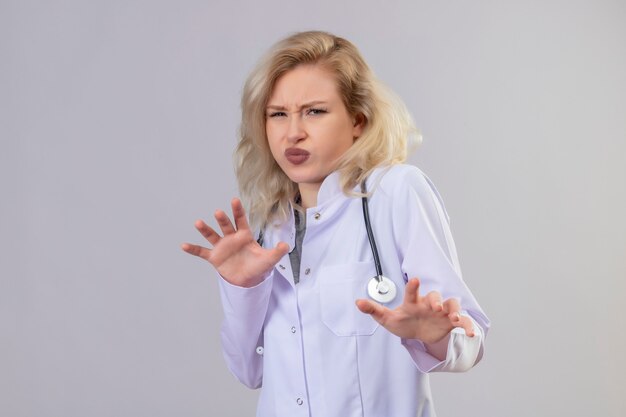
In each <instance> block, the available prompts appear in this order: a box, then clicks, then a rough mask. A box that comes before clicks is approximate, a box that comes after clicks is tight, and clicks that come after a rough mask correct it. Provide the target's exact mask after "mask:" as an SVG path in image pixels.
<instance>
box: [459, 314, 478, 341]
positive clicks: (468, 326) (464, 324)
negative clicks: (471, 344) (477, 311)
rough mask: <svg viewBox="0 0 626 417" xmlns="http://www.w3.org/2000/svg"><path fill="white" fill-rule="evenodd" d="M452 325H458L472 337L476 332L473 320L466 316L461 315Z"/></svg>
mask: <svg viewBox="0 0 626 417" xmlns="http://www.w3.org/2000/svg"><path fill="white" fill-rule="evenodd" d="M453 326H454V327H460V328H462V329H463V330H465V334H466V335H468V336H469V337H474V335H475V334H476V332H475V331H474V322H473V321H472V319H470V318H469V317H467V316H461V319H460V320H459V321H457V322H456V323H453Z"/></svg>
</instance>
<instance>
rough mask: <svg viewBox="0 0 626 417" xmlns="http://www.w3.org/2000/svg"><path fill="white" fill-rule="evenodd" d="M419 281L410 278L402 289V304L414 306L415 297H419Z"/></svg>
mask: <svg viewBox="0 0 626 417" xmlns="http://www.w3.org/2000/svg"><path fill="white" fill-rule="evenodd" d="M419 288H420V280H419V279H417V278H411V279H410V280H409V282H407V283H406V287H404V303H405V304H415V303H417V297H418V295H419Z"/></svg>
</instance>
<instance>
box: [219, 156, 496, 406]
mask: <svg viewBox="0 0 626 417" xmlns="http://www.w3.org/2000/svg"><path fill="white" fill-rule="evenodd" d="M367 185H368V190H372V191H373V195H372V197H371V198H370V199H369V211H370V217H371V223H372V229H373V232H374V236H375V238H376V242H377V246H378V250H379V253H380V258H381V262H382V267H383V273H384V274H385V276H387V277H388V278H390V279H392V280H393V281H394V282H395V283H396V285H397V286H398V290H399V292H398V296H397V297H396V299H395V300H394V301H393V302H392V303H391V304H390V305H389V307H390V308H394V307H396V306H397V305H398V304H400V303H401V302H402V298H403V295H404V286H405V283H406V280H407V279H408V278H412V277H418V278H419V279H420V281H421V287H420V293H421V294H422V295H425V294H426V293H428V292H429V291H432V290H437V291H439V292H440V293H441V294H442V297H443V298H444V299H447V298H450V297H455V298H457V299H458V300H459V302H460V304H461V307H462V309H463V311H464V314H466V315H468V316H469V317H471V318H472V320H473V322H474V327H475V333H476V335H475V336H474V337H473V338H470V337H468V336H466V335H465V334H464V332H463V331H461V330H459V329H455V330H453V331H452V333H451V336H450V340H449V343H448V353H447V357H446V359H445V360H444V361H439V360H437V359H436V358H434V357H433V356H431V355H430V354H429V353H427V352H426V351H425V349H424V345H423V343H422V342H420V341H418V340H401V339H400V338H399V337H397V336H395V335H393V334H391V333H389V332H388V331H387V330H386V329H384V328H383V327H381V326H379V324H378V323H377V322H376V321H374V320H373V319H372V318H371V317H370V316H369V315H366V314H363V313H361V312H360V311H359V310H358V309H357V307H356V305H355V300H356V299H358V298H366V297H367V295H366V286H367V282H368V280H369V279H370V278H371V277H373V276H374V275H375V268H374V262H373V257H372V253H371V249H370V245H369V242H368V238H367V233H366V229H365V225H364V221H363V213H362V205H361V199H360V198H354V197H347V196H345V195H344V194H343V193H342V192H341V189H340V186H339V182H338V174H337V173H333V174H331V175H329V176H328V177H327V178H326V179H325V180H324V182H323V184H322V186H321V188H320V191H319V194H318V205H317V207H314V208H310V209H308V210H307V212H306V216H307V219H306V222H307V230H306V234H305V237H304V243H303V250H302V259H301V273H300V283H299V284H298V285H297V286H296V285H294V283H293V276H292V272H291V264H290V261H289V255H285V256H284V257H283V259H281V261H280V262H279V263H278V265H276V267H275V268H274V269H273V270H272V271H271V272H270V273H269V274H268V276H267V277H266V278H265V279H264V281H263V282H261V283H260V284H259V285H257V286H256V287H253V288H241V287H236V286H233V285H231V284H229V283H228V282H226V281H225V280H223V279H221V280H220V291H221V296H222V302H223V307H224V313H225V319H224V322H223V326H222V345H223V350H224V356H225V358H226V361H227V363H228V366H229V369H230V370H231V371H232V372H233V374H234V375H235V376H236V377H237V378H238V379H239V380H240V381H241V382H242V383H244V384H245V385H247V386H249V387H251V388H258V387H261V385H262V386H263V387H262V392H261V395H260V399H259V405H258V410H257V416H259V417H270V416H272V417H281V416H285V417H297V416H313V417H334V416H337V417H352V416H354V417H357V416H358V417H362V416H369V417H376V416H380V417H383V416H384V417H415V416H416V415H417V416H420V417H426V416H434V415H435V412H434V409H433V404H432V399H431V393H430V387H429V382H428V374H427V373H428V372H432V371H452V372H459V371H465V370H467V369H469V368H471V367H472V366H474V365H475V363H476V362H477V361H478V360H480V358H481V356H482V351H483V343H484V339H485V336H486V333H487V330H488V327H489V320H488V318H487V317H486V316H485V314H484V313H483V311H482V310H481V308H480V306H479V305H478V304H477V302H476V300H475V299H474V297H473V295H472V294H471V292H470V291H469V289H468V288H467V286H466V285H465V283H464V282H463V280H462V277H461V270H460V268H459V264H458V260H457V255H456V249H455V247H454V242H453V240H452V236H451V234H450V229H449V225H448V222H449V219H448V215H447V213H446V211H445V208H444V205H443V203H442V201H441V197H440V196H439V194H438V193H437V191H436V189H435V187H434V186H433V184H432V183H431V182H430V180H429V179H428V178H427V177H426V176H425V175H424V174H423V173H422V172H421V171H420V170H419V169H417V168H415V167H413V166H409V165H395V166H393V167H391V168H387V169H378V170H376V171H375V172H374V173H373V174H372V175H371V176H370V178H369V179H368V184H367ZM357 188H358V187H357ZM294 237H295V232H294V222H293V218H291V219H289V221H287V222H285V223H284V224H282V225H275V226H272V227H268V228H267V229H266V231H265V237H264V240H265V242H264V246H265V247H273V246H275V245H276V244H277V243H278V242H279V241H284V242H287V243H288V244H289V245H290V246H291V247H293V243H294ZM307 268H310V273H309V274H306V275H305V274H304V273H303V272H302V271H305V270H306V269H307ZM260 346H261V347H263V349H257V348H258V347H260ZM259 352H260V353H259Z"/></svg>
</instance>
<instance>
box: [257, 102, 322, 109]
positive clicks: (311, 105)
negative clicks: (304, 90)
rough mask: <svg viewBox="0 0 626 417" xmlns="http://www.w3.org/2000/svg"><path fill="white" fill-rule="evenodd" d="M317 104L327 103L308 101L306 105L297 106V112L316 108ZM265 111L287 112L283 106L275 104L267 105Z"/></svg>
mask: <svg viewBox="0 0 626 417" xmlns="http://www.w3.org/2000/svg"><path fill="white" fill-rule="evenodd" d="M318 104H327V102H326V101H323V100H314V101H309V102H308V103H304V104H303V105H301V106H299V107H298V110H302V109H304V108H307V107H313V106H317V105H318ZM266 109H267V110H287V108H286V107H285V106H278V105H276V104H268V105H267V107H266Z"/></svg>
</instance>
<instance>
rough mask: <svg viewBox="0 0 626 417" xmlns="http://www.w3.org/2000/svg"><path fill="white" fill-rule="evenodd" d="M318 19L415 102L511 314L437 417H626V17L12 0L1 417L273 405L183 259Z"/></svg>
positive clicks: (355, 4)
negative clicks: (257, 69) (224, 341)
mask: <svg viewBox="0 0 626 417" xmlns="http://www.w3.org/2000/svg"><path fill="white" fill-rule="evenodd" d="M307 29H322V30H328V31H331V32H334V33H336V34H338V35H341V36H344V37H346V38H348V39H350V40H351V41H353V42H354V43H355V44H356V45H357V46H358V47H359V48H360V49H361V51H362V53H363V55H364V56H365V58H366V60H367V61H368V62H369V63H370V65H371V67H372V68H373V69H374V71H375V72H376V73H377V74H378V76H379V77H380V78H381V79H382V80H383V81H385V82H387V83H388V84H389V85H390V86H391V87H392V88H393V89H394V90H395V91H397V92H398V93H399V94H400V95H401V96H402V97H403V98H404V100H405V101H406V103H407V105H408V107H409V109H410V110H411V112H412V114H413V115H414V117H415V120H416V124H417V125H418V127H420V128H421V130H422V132H423V134H424V138H425V141H424V145H423V147H422V148H421V149H419V150H418V151H417V153H415V154H414V155H413V156H412V157H411V160H410V162H411V163H413V164H416V165H418V166H419V167H420V168H421V169H422V170H424V171H425V172H426V173H427V174H428V175H429V176H430V178H431V179H432V180H433V181H434V182H435V184H436V185H437V187H438V189H439V191H440V192H441V194H442V196H443V198H444V201H445V202H446V207H447V209H448V212H449V214H450V216H451V218H452V223H451V226H452V231H453V233H454V236H455V239H456V243H457V249H458V252H459V256H460V260H461V264H462V267H463V271H464V277H465V279H466V281H467V282H468V285H469V286H470V288H471V289H472V291H473V292H474V294H475V295H476V297H477V298H478V300H479V302H480V303H481V305H482V306H483V308H484V309H485V311H486V312H487V314H488V315H489V316H490V318H491V319H492V321H493V328H492V330H491V333H490V334H489V337H488V340H487V350H486V355H485V358H484V360H483V362H482V363H480V364H479V366H478V367H477V368H475V369H473V370H472V371H470V372H469V373H467V374H437V375H433V377H432V383H433V390H434V397H435V402H436V407H437V409H438V415H439V416H440V417H453V416H462V415H468V416H493V417H496V416H509V417H517V416H519V417H527V416H535V417H541V416H546V417H548V416H550V417H552V416H571V417H573V416H580V417H583V416H585V417H586V416H607V417H621V416H623V415H626V402H625V396H624V387H625V386H626V361H625V355H624V352H626V337H625V336H624V321H625V320H626V315H625V313H624V307H623V306H624V304H625V301H626V289H625V284H624V282H625V280H626V260H625V259H626V221H625V220H624V213H626V186H625V180H626V164H625V163H624V159H625V156H626V144H625V142H626V48H625V41H626V4H625V2H623V1H592V0H589V1H538V0H537V1H532V0H531V1H517V2H510V1H487V0H483V1H469V0H466V1H461V0H456V1H398V0H396V1H384V2H383V1H365V2H364V1H363V0H352V1H338V0H334V1H331V0H317V1H299V0H291V1H275V0H265V1H258V2H256V1H250V2H243V1H164V0H158V1H155V0H151V1H148V0H145V1H104V0H103V1H70V0H68V1H39V2H35V1H27V0H26V1H24V0H22V1H7V0H0V140H1V147H0V187H1V189H0V191H1V194H0V195H1V200H0V210H1V212H0V257H1V260H0V415H2V416H7V417H22V416H29V417H31V416H37V417H39V416H45V417H57V416H58V417H74V416H75V417H84V416H90V417H99V416H103V417H104V416H107V417H108V416H150V417H158V416H250V415H253V414H254V410H255V405H256V397H257V393H256V392H253V391H249V390H248V389H246V388H244V387H243V386H241V385H240V384H239V383H237V382H236V380H235V379H234V378H233V377H232V376H231V375H230V374H229V373H228V371H227V369H226V367H225V365H224V362H223V360H222V356H221V351H220V346H219V337H218V335H219V323H220V319H221V308H220V305H219V297H218V294H217V285H216V282H215V279H216V275H215V273H214V272H213V271H212V270H211V269H210V266H209V265H208V264H205V263H202V262H200V261H199V260H197V259H193V258H192V257H190V256H188V255H186V254H184V253H183V252H182V251H181V250H180V249H179V244H180V243H181V242H183V241H190V240H191V241H194V242H201V239H200V238H199V236H197V233H196V232H195V230H194V228H193V222H194V220H195V219H196V218H199V217H203V218H205V219H209V220H210V219H211V215H212V213H213V211H214V210H215V209H216V208H227V207H228V202H229V201H230V198H231V197H232V196H234V195H236V194H237V189H236V183H235V179H234V175H233V169H232V164H231V155H232V151H233V148H234V145H235V141H236V130H237V125H238V120H239V107H238V106H239V98H240V94H241V88H242V84H243V81H244V79H245V77H246V75H247V74H248V72H249V71H250V70H251V68H252V66H253V65H254V63H255V62H256V60H257V59H258V58H259V56H260V55H261V54H262V53H263V52H264V51H265V50H266V49H267V48H268V47H269V46H270V45H271V44H272V43H273V42H275V41H276V40H278V39H279V38H282V37H284V36H286V35H288V34H289V33H291V32H294V31H299V30H307ZM390 417H393V416H390Z"/></svg>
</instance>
